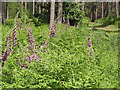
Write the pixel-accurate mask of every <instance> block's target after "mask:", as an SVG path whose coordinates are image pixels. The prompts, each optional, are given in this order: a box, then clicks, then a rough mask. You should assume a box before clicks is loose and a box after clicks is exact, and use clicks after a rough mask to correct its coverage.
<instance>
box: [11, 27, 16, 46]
mask: <svg viewBox="0 0 120 90" xmlns="http://www.w3.org/2000/svg"><path fill="white" fill-rule="evenodd" d="M12 39H13V46H16V45H17V41H16V39H17V36H16V29H14V30H13V31H12Z"/></svg>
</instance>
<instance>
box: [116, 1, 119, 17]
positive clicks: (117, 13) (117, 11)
mask: <svg viewBox="0 0 120 90" xmlns="http://www.w3.org/2000/svg"><path fill="white" fill-rule="evenodd" d="M116 15H117V18H118V16H119V9H118V0H116Z"/></svg>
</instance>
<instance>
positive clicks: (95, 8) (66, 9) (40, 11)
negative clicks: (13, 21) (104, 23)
mask: <svg viewBox="0 0 120 90" xmlns="http://www.w3.org/2000/svg"><path fill="white" fill-rule="evenodd" d="M18 11H19V12H20V14H19V17H21V16H22V15H23V14H24V13H27V15H28V18H30V19H32V21H33V22H34V23H35V24H36V25H40V24H41V23H50V19H51V20H52V22H51V23H53V22H57V23H58V22H59V23H61V22H68V23H70V25H73V26H74V25H76V24H78V22H79V23H82V22H84V21H83V20H84V19H83V18H88V19H90V21H92V22H95V20H97V19H100V18H106V17H108V18H109V19H111V18H114V19H116V18H118V17H119V15H120V12H119V11H120V3H119V2H35V1H34V2H3V4H2V12H3V13H2V20H3V23H5V20H6V19H8V18H15V16H16V14H17V12H18ZM50 12H51V14H50ZM50 16H51V17H50ZM108 23H112V22H108Z"/></svg>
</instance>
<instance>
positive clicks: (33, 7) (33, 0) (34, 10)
mask: <svg viewBox="0 0 120 90" xmlns="http://www.w3.org/2000/svg"><path fill="white" fill-rule="evenodd" d="M34 7H35V2H34V0H33V15H34V14H35V9H34Z"/></svg>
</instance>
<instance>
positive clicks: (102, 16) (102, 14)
mask: <svg viewBox="0 0 120 90" xmlns="http://www.w3.org/2000/svg"><path fill="white" fill-rule="evenodd" d="M103 17H104V3H103V1H102V18H103Z"/></svg>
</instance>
